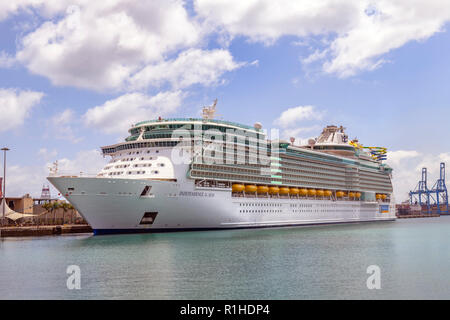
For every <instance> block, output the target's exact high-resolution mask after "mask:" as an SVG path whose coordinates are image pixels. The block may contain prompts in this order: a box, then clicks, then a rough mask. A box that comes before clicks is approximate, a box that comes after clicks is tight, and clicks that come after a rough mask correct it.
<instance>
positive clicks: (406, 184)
mask: <svg viewBox="0 0 450 320" xmlns="http://www.w3.org/2000/svg"><path fill="white" fill-rule="evenodd" d="M441 162H444V163H446V165H447V166H448V165H450V152H446V153H441V154H423V153H420V152H418V151H414V150H410V151H406V150H398V151H391V152H388V155H387V164H388V165H390V166H391V167H392V168H393V169H394V172H393V185H394V195H395V197H396V201H397V202H402V201H404V200H407V199H408V198H409V196H408V194H409V191H411V190H413V189H414V188H415V187H416V186H417V183H418V182H419V180H420V179H421V175H422V168H424V167H425V168H427V170H428V188H429V189H431V188H432V187H433V185H434V183H435V182H436V181H437V179H438V178H439V166H440V163H441Z"/></svg>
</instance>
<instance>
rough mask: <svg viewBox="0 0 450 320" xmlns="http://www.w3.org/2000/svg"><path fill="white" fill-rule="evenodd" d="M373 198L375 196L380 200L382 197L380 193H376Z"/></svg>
mask: <svg viewBox="0 0 450 320" xmlns="http://www.w3.org/2000/svg"><path fill="white" fill-rule="evenodd" d="M375 198H376V199H377V200H381V199H383V196H382V195H381V194H379V193H377V195H376V196H375Z"/></svg>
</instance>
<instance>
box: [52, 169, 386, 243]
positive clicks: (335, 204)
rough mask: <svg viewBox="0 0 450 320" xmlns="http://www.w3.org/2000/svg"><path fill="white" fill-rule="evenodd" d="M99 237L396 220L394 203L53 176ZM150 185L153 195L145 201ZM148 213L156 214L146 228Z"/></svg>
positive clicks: (181, 184) (172, 183)
mask: <svg viewBox="0 0 450 320" xmlns="http://www.w3.org/2000/svg"><path fill="white" fill-rule="evenodd" d="M48 179H49V181H50V182H51V183H52V184H53V185H54V186H55V187H56V188H57V189H58V190H59V191H60V192H61V194H62V195H63V196H65V197H66V198H67V200H68V201H69V202H70V203H72V205H73V206H74V207H75V208H76V209H77V210H78V211H79V212H80V214H81V215H82V216H83V217H84V218H85V219H86V220H87V221H88V223H89V224H90V225H91V226H92V228H93V229H94V233H95V234H105V233H126V232H161V231H186V230H211V229H235V228H264V227H286V226H300V225H314V224H336V223H355V222H372V221H391V220H395V207H394V204H393V203H386V202H384V203H382V202H363V201H344V200H340V201H333V200H314V199H297V198H296V199H290V198H260V197H258V198H256V197H254V198H249V197H233V196H232V194H231V191H230V190H227V189H206V188H205V189H200V188H196V187H195V186H194V183H190V182H184V183H177V182H168V181H155V180H153V181H149V180H137V179H108V178H66V177H50V178H48ZM146 186H151V191H150V194H148V195H144V196H141V194H142V192H143V190H144V188H145V187H146ZM145 213H157V215H156V217H155V218H154V221H153V223H152V224H142V221H143V217H144V214H145Z"/></svg>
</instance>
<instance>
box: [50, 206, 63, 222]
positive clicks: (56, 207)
mask: <svg viewBox="0 0 450 320" xmlns="http://www.w3.org/2000/svg"><path fill="white" fill-rule="evenodd" d="M51 208H52V210H51V211H52V212H53V223H54V224H55V225H56V212H57V211H58V209H59V208H61V204H60V203H59V202H58V201H55V202H53V203H52V206H51Z"/></svg>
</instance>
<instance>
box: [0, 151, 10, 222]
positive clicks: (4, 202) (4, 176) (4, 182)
mask: <svg viewBox="0 0 450 320" xmlns="http://www.w3.org/2000/svg"><path fill="white" fill-rule="evenodd" d="M1 150H2V151H3V216H2V225H3V224H4V223H5V209H6V151H9V149H8V148H6V147H5V148H2V149H1Z"/></svg>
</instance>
